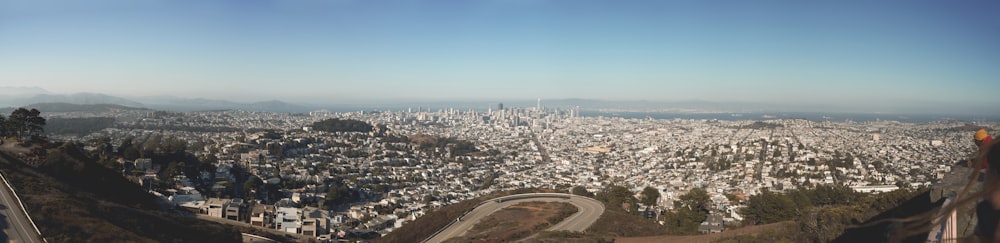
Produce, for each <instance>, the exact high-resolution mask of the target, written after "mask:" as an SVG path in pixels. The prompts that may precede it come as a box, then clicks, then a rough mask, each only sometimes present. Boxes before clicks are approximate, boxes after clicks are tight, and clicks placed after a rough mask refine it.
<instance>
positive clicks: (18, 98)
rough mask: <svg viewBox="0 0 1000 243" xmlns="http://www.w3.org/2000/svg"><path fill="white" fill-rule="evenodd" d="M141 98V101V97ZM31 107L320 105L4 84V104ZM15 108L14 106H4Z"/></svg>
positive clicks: (0, 98)
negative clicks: (66, 91)
mask: <svg viewBox="0 0 1000 243" xmlns="http://www.w3.org/2000/svg"><path fill="white" fill-rule="evenodd" d="M137 100H138V101H137ZM2 107H31V108H37V109H39V110H42V111H46V112H71V111H106V110H110V109H125V108H143V109H155V110H168V111H201V110H248V111H267V112H293V113H294V112H308V111H310V110H316V109H318V108H316V107H307V106H303V105H296V104H291V103H287V102H283V101H278V100H268V101H261V102H254V103H239V102H232V101H226V100H212V99H201V98H194V99H191V98H178V97H172V96H155V97H137V98H133V99H128V98H122V97H117V96H112V95H107V94H99V93H74V94H54V93H51V92H49V91H47V90H45V89H42V88H38V87H0V108H2ZM3 110H8V111H9V110H13V109H12V108H11V109H0V111H3Z"/></svg>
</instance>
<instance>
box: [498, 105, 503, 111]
mask: <svg viewBox="0 0 1000 243" xmlns="http://www.w3.org/2000/svg"><path fill="white" fill-rule="evenodd" d="M497 110H501V111H502V110H503V103H499V104H497Z"/></svg>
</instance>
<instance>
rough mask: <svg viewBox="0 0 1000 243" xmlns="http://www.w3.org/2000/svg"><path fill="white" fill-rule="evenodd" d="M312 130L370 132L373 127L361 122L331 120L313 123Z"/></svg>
mask: <svg viewBox="0 0 1000 243" xmlns="http://www.w3.org/2000/svg"><path fill="white" fill-rule="evenodd" d="M312 128H313V129H315V130H316V131H324V132H370V131H372V128H373V127H372V125H371V124H368V123H366V122H363V121H358V120H351V119H344V120H341V119H339V118H333V119H326V120H322V121H318V122H313V124H312Z"/></svg>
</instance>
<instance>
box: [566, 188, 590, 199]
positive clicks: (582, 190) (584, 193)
mask: <svg viewBox="0 0 1000 243" xmlns="http://www.w3.org/2000/svg"><path fill="white" fill-rule="evenodd" d="M570 193H573V195H578V196H584V197H594V194H592V193H590V192H589V191H587V188H584V187H583V186H575V187H573V189H571V190H570Z"/></svg>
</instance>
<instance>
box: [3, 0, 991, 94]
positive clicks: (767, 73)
mask: <svg viewBox="0 0 1000 243" xmlns="http://www.w3.org/2000/svg"><path fill="white" fill-rule="evenodd" d="M959 3H961V4H959ZM0 86H38V87H42V88H44V89H47V90H50V91H53V92H61V93H71V92H99V93H108V94H114V95H130V94H131V95H174V96H180V97H203V98H225V99H234V100H240V101H257V100H269V99H282V100H288V101H297V102H344V101H349V100H377V99H382V98H385V99H451V100H455V99H478V100H483V99H493V100H502V99H533V98H535V97H541V98H543V99H557V98H591V99H609V100H640V99H644V100H666V101H670V100H692V99H699V100H710V101H753V102H795V103H816V104H837V105H858V106H864V105H866V104H872V103H904V104H939V105H940V104H949V105H955V106H967V105H979V106H982V105H984V104H1000V98H998V97H1000V96H998V91H1000V2H998V1H982V2H975V1H968V2H965V1H963V2H950V1H822V2H821V1H659V0H656V1H608V0H602V1H589V0H564V1H545V0H486V1H473V0H455V1H430V0H429V1H361V0H357V1H353V0H329V1H321V0H281V1H279V0H273V1H267V0H233V1H210V0H205V1H194V0H192V1H184V0H179V1H178V0H169V1H168V0H162V1H160V0H120V1H103V0H99V1H47V0H26V1H10V0H0ZM990 106H992V105H990ZM993 110H997V109H993Z"/></svg>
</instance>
